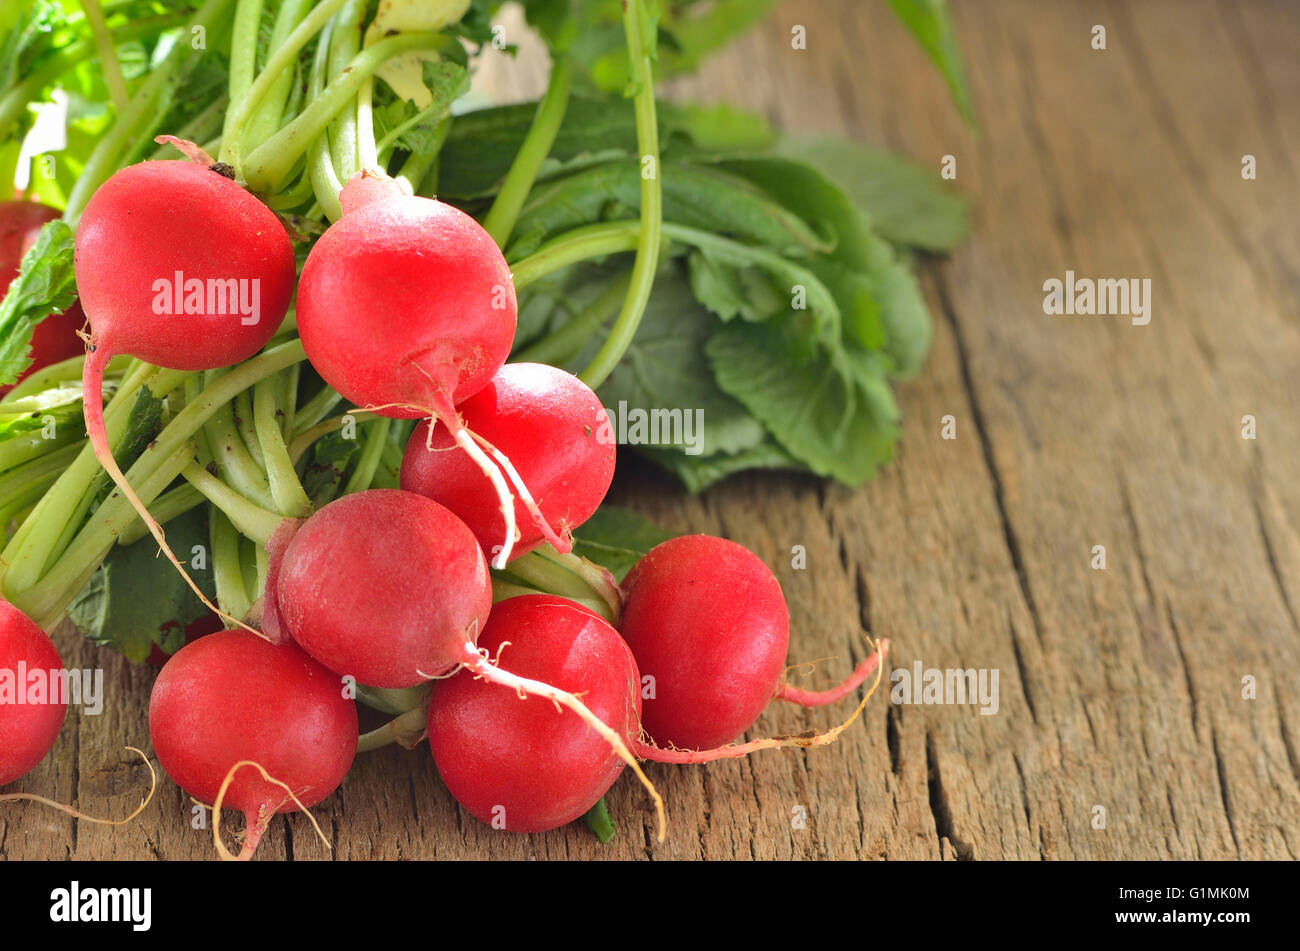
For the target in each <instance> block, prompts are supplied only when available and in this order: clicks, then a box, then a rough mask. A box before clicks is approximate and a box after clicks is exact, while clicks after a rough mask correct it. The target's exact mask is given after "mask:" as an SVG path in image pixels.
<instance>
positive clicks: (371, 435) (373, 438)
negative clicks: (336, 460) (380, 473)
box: [343, 416, 393, 495]
mask: <svg viewBox="0 0 1300 951" xmlns="http://www.w3.org/2000/svg"><path fill="white" fill-rule="evenodd" d="M392 422H393V421H392V420H391V419H389V418H388V417H387V416H379V417H377V418H376V419H375V421H374V422H372V423H370V424H369V425H368V426H366V438H365V442H363V443H362V444H361V455H360V456H359V457H358V458H357V467H356V469H354V470H353V472H352V477H351V478H350V479H348V484H347V486H346V487H345V488H344V489H343V494H344V495H347V494H350V493H352V492H364V491H365V490H366V489H368V488H370V484H371V483H372V482H374V481H375V471H376V470H377V469H378V468H379V460H380V457H381V456H383V453H384V444H385V442H386V441H387V440H388V429H389V427H390V426H391V425H392Z"/></svg>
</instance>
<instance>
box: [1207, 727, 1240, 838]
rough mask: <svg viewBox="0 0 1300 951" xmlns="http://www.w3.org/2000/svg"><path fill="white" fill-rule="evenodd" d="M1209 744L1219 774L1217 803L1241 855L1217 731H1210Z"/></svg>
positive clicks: (1226, 771) (1226, 773) (1225, 768)
mask: <svg viewBox="0 0 1300 951" xmlns="http://www.w3.org/2000/svg"><path fill="white" fill-rule="evenodd" d="M1210 742H1211V744H1212V745H1213V746H1214V766H1215V769H1216V771H1217V772H1218V774H1219V801H1220V802H1222V803H1223V815H1224V816H1225V817H1226V818H1227V820H1228V831H1229V832H1231V833H1232V844H1233V845H1234V846H1235V847H1236V849H1237V855H1238V856H1239V857H1240V855H1241V843H1240V842H1239V841H1237V824H1236V823H1235V822H1234V821H1233V818H1232V806H1231V804H1230V803H1229V801H1228V770H1227V767H1225V766H1224V765H1223V754H1221V753H1220V752H1219V734H1218V731H1217V730H1211V731H1210Z"/></svg>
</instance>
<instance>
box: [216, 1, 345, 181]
mask: <svg viewBox="0 0 1300 951" xmlns="http://www.w3.org/2000/svg"><path fill="white" fill-rule="evenodd" d="M344 2H345V0H321V2H320V3H318V4H317V5H316V6H315V7H314V8H313V9H312V11H311V13H309V14H307V16H306V18H305V19H304V20H303V21H302V22H301V23H299V24H298V25H297V26H296V27H294V30H293V32H292V33H290V34H289V37H288V38H287V39H286V40H285V41H284V45H283V46H281V47H280V48H279V49H277V50H276V51H275V52H274V53H272V54H271V55H270V56H269V57H268V58H267V61H266V65H265V66H263V67H262V71H261V73H259V74H258V76H257V78H256V79H255V80H253V84H252V85H251V86H250V87H249V88H248V92H247V93H246V94H245V95H244V96H243V98H241V99H240V100H239V101H238V102H233V101H232V103H231V107H232V108H233V112H232V113H231V114H230V117H229V119H228V121H227V122H226V130H227V135H226V136H225V137H224V139H225V141H223V142H222V147H221V158H222V161H224V162H226V163H228V164H229V165H231V166H233V167H234V168H235V169H236V170H238V169H239V167H240V158H241V151H240V150H241V144H240V135H241V134H242V131H243V128H244V126H245V125H246V124H247V123H248V121H249V120H250V119H251V118H252V117H253V113H254V112H255V111H256V110H257V109H258V107H259V106H261V104H262V100H263V98H265V97H266V96H267V95H268V94H269V93H270V91H271V89H272V88H273V87H274V86H275V84H276V83H278V82H279V81H280V76H281V75H282V74H283V73H285V72H288V71H290V70H292V68H293V65H294V63H296V62H297V61H298V53H299V51H301V50H302V48H303V47H304V46H306V45H307V43H308V42H309V41H310V40H311V38H312V37H313V36H315V35H316V34H317V33H319V32H320V31H321V29H322V28H323V27H324V26H325V24H326V23H327V22H328V21H329V19H330V17H332V16H334V14H335V13H336V12H338V9H339V7H341V6H343V3H344Z"/></svg>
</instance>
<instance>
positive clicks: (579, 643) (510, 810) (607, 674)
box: [429, 595, 641, 832]
mask: <svg viewBox="0 0 1300 951" xmlns="http://www.w3.org/2000/svg"><path fill="white" fill-rule="evenodd" d="M479 647H481V648H485V649H486V650H487V651H488V653H489V654H490V655H497V657H498V663H499V664H501V665H502V666H504V667H505V668H506V669H508V670H509V671H510V672H511V673H513V674H517V675H519V676H521V677H528V678H531V679H534V680H544V681H546V682H547V683H553V684H555V685H556V686H557V687H561V688H563V689H565V690H568V691H570V692H572V693H579V692H580V693H581V694H582V697H583V702H584V703H585V704H586V705H587V707H588V709H590V710H591V711H592V713H594V714H595V715H596V716H598V717H600V719H601V720H602V721H603V722H604V723H605V724H607V725H608V726H609V727H611V728H612V729H615V730H618V731H619V733H621V734H622V735H624V736H627V737H635V736H636V735H637V734H638V733H639V732H640V727H639V725H638V717H639V714H640V708H641V691H640V678H639V677H638V675H637V671H636V662H635V661H633V659H632V655H631V654H630V653H629V652H628V649H627V645H626V644H624V643H623V639H622V638H620V637H619V636H618V632H617V631H615V630H614V629H613V628H612V627H610V626H609V625H608V624H607V623H605V621H604V620H603V619H601V618H600V617H599V616H597V615H596V614H593V613H592V612H590V611H588V610H587V609H586V608H583V607H580V606H578V605H577V604H574V603H573V602H572V601H567V600H565V599H563V598H556V597H551V596H549V595H524V596H522V597H518V598H510V599H508V600H506V601H502V602H501V603H500V604H498V605H496V607H494V608H493V609H492V617H491V618H490V619H489V620H488V624H487V627H486V628H485V629H484V631H483V636H482V637H481V638H479ZM429 746H430V748H431V749H432V751H433V758H434V761H435V762H436V763H437V765H438V772H439V773H440V774H441V775H442V779H443V782H444V783H446V784H447V789H448V790H449V791H450V792H451V794H452V795H453V796H454V797H455V798H456V801H457V802H459V803H460V804H461V805H462V806H464V807H465V808H466V809H467V810H468V811H469V812H470V813H471V814H472V815H474V816H476V817H477V818H479V819H481V820H482V821H483V822H486V823H489V824H491V825H493V827H494V828H504V829H508V830H510V831H512V832H543V831H545V830H547V829H554V828H557V827H558V826H562V825H564V824H565V823H567V822H572V821H573V820H574V819H576V818H578V817H579V816H581V815H582V814H583V813H585V812H586V811H587V810H588V809H590V808H591V807H592V806H593V805H595V803H596V801H597V800H598V799H600V797H601V796H603V795H604V794H605V791H606V790H608V789H609V787H610V786H612V785H613V783H614V780H615V779H617V778H618V775H619V774H620V773H621V772H622V771H623V762H622V760H620V759H619V757H618V756H617V755H616V754H615V753H614V751H613V750H612V749H611V748H610V746H609V744H608V743H607V742H606V741H605V740H603V739H602V738H601V737H600V736H597V735H596V733H594V732H593V731H592V730H590V729H589V728H588V727H587V725H586V724H585V723H583V722H582V721H581V720H580V719H578V717H576V716H574V715H573V714H572V713H569V712H567V711H565V712H557V711H556V709H555V707H554V706H553V705H552V704H550V703H548V702H546V700H545V699H543V698H540V697H530V698H528V699H526V700H522V701H521V700H520V699H519V698H518V697H516V696H515V694H514V691H512V690H502V689H501V688H500V687H499V686H497V685H495V684H490V683H487V682H485V681H483V680H479V679H476V678H475V677H474V676H472V675H471V674H468V673H460V674H457V675H456V676H455V677H452V678H450V679H449V680H446V681H443V682H440V683H438V684H437V686H435V687H434V690H433V696H432V698H431V700H430V702H429Z"/></svg>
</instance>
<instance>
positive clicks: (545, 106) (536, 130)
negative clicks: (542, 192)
mask: <svg viewBox="0 0 1300 951" xmlns="http://www.w3.org/2000/svg"><path fill="white" fill-rule="evenodd" d="M571 74H572V69H571V67H570V65H569V60H568V57H565V56H560V57H559V58H558V59H557V60H556V62H555V65H554V66H553V67H552V69H551V79H550V82H549V83H548V84H547V86H546V94H545V95H544V96H542V101H541V102H539V103H538V104H537V114H536V115H535V116H534V117H533V124H532V126H531V127H530V128H529V129H528V134H527V135H526V136H525V137H524V141H523V144H522V145H521V146H520V147H519V152H518V154H517V155H515V160H514V161H513V162H512V163H511V164H510V170H509V171H508V172H506V177H505V179H504V180H503V181H502V183H501V190H500V191H498V192H497V197H496V198H495V199H494V200H493V202H492V207H491V208H489V209H488V213H487V216H486V217H484V219H483V228H484V230H486V231H487V233H488V234H490V235H491V236H492V240H493V241H495V242H496V243H497V246H498V247H502V248H504V247H505V246H506V242H507V241H509V240H510V233H511V232H512V231H513V230H514V227H515V222H516V221H517V220H518V219H519V211H520V209H521V208H523V207H524V201H525V200H526V199H527V198H528V193H529V191H531V190H532V187H533V182H535V181H536V180H537V172H538V170H539V169H540V168H541V167H542V162H544V161H545V160H546V156H548V155H549V154H550V153H551V146H552V145H554V144H555V136H556V135H557V134H558V133H559V131H560V125H561V124H562V123H563V122H564V113H565V111H566V110H567V109H568V107H569V83H570V79H571Z"/></svg>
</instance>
